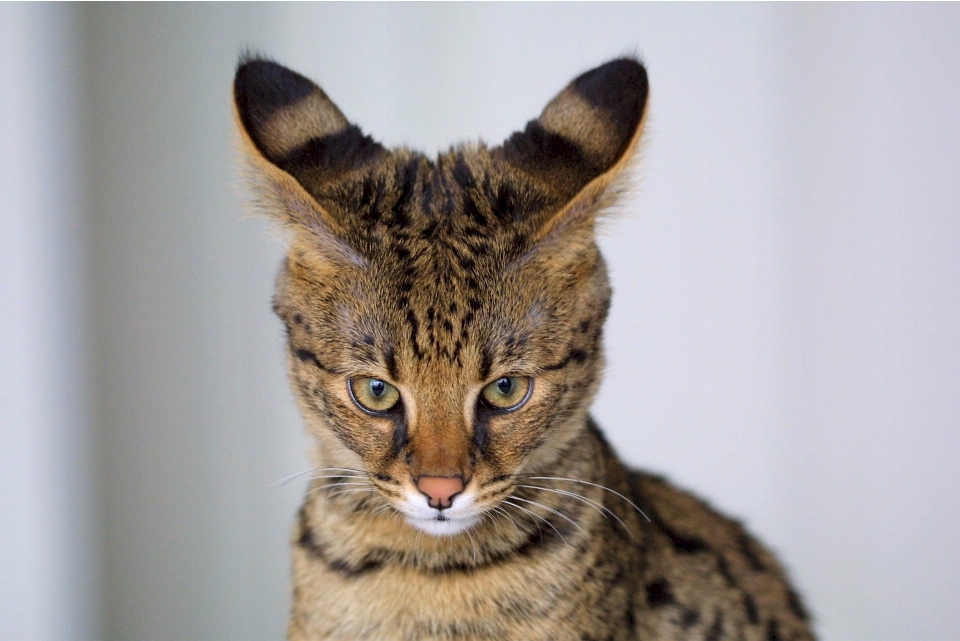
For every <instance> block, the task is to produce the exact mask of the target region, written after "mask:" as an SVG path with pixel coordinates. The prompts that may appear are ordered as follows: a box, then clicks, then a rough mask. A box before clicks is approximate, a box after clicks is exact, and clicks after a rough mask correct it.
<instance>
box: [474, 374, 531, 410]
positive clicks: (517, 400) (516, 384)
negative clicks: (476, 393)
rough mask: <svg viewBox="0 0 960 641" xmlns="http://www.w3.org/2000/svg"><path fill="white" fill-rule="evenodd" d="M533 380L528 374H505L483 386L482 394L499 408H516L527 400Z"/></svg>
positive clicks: (492, 405)
mask: <svg viewBox="0 0 960 641" xmlns="http://www.w3.org/2000/svg"><path fill="white" fill-rule="evenodd" d="M532 390H533V381H532V380H531V379H530V378H529V377H527V376H504V377H503V378H498V379H497V380H495V381H494V382H492V383H490V384H489V385H487V386H486V387H484V388H483V391H481V392H480V396H481V397H482V398H483V400H484V401H485V402H486V403H487V405H489V406H491V407H493V408H494V409H498V410H515V409H519V408H520V406H521V405H523V404H524V403H526V402H527V399H528V398H530V392H531V391H532Z"/></svg>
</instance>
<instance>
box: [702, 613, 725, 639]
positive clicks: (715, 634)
mask: <svg viewBox="0 0 960 641" xmlns="http://www.w3.org/2000/svg"><path fill="white" fill-rule="evenodd" d="M722 638H723V612H720V611H717V618H716V619H714V621H713V625H711V626H710V629H709V630H707V634H706V635H705V636H704V637H703V641H720V639H722Z"/></svg>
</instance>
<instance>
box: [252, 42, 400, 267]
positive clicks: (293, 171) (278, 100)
mask: <svg viewBox="0 0 960 641" xmlns="http://www.w3.org/2000/svg"><path fill="white" fill-rule="evenodd" d="M233 99H234V113H235V117H236V121H237V128H238V130H239V132H240V138H241V144H242V147H243V151H244V154H245V156H246V158H247V160H248V162H249V166H250V169H251V172H250V173H251V176H250V178H251V182H252V183H253V186H254V190H255V192H256V195H257V198H258V200H259V202H260V205H261V207H262V208H263V209H265V210H267V211H268V213H269V214H270V215H272V216H274V217H276V218H279V219H281V220H283V221H284V222H287V223H292V224H294V225H296V226H298V227H300V228H306V229H307V230H308V231H310V232H311V233H313V234H314V235H316V236H317V238H318V240H319V241H320V245H321V247H325V248H327V250H328V251H325V252H324V253H325V254H327V255H329V256H331V257H333V258H336V257H346V258H348V259H349V261H350V262H353V263H356V262H357V261H358V260H361V259H360V258H359V255H358V254H357V253H356V252H355V251H353V250H352V249H351V248H350V247H349V245H348V244H347V243H346V241H344V240H343V239H342V238H343V225H342V224H341V222H339V221H337V220H336V219H335V218H334V217H333V216H331V214H330V213H329V212H328V211H327V210H326V209H324V208H323V207H322V206H321V205H320V204H319V203H318V200H317V199H318V197H319V195H320V194H321V193H322V192H323V190H324V189H325V188H327V187H329V186H330V184H331V183H335V182H336V181H337V180H338V179H339V178H340V177H342V176H343V175H344V174H346V173H348V172H350V171H353V170H357V169H362V168H363V167H365V166H366V165H368V164H369V163H371V162H373V161H374V160H375V159H377V158H379V157H381V156H382V155H385V154H387V153H388V152H387V151H386V150H385V149H384V148H383V146H381V145H380V144H379V143H377V142H375V141H374V140H373V139H372V138H370V137H369V136H365V135H364V134H363V132H362V131H361V130H360V128H359V127H357V126H356V125H352V124H350V122H349V121H347V119H346V118H345V117H344V115H343V113H342V112H341V111H340V109H338V108H337V106H336V105H335V104H334V103H333V102H332V101H331V100H330V99H329V98H328V97H327V95H326V94H325V93H324V92H323V90H322V89H320V87H318V86H317V85H315V84H314V83H313V82H311V81H310V80H308V79H307V78H305V77H303V76H301V75H300V74H298V73H295V72H293V71H291V70H289V69H287V68H286V67H283V66H282V65H279V64H277V63H275V62H272V61H269V60H264V59H260V58H251V59H245V60H242V61H241V62H240V65H239V67H238V68H237V74H236V77H235V78H234V83H233Z"/></svg>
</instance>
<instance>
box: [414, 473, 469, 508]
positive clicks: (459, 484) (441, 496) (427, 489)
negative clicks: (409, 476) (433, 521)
mask: <svg viewBox="0 0 960 641" xmlns="http://www.w3.org/2000/svg"><path fill="white" fill-rule="evenodd" d="M417 489H418V490H420V491H421V492H422V493H424V494H426V495H427V499H428V500H427V505H429V506H430V507H432V508H437V509H441V510H445V509H447V508H448V507H450V506H451V505H453V497H454V496H456V495H457V494H459V493H460V492H463V480H462V479H461V478H460V477H459V476H421V477H420V478H419V479H417Z"/></svg>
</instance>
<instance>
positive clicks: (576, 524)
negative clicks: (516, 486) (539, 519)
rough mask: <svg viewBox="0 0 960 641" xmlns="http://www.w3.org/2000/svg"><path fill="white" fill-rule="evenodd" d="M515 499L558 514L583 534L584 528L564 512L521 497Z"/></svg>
mask: <svg viewBox="0 0 960 641" xmlns="http://www.w3.org/2000/svg"><path fill="white" fill-rule="evenodd" d="M513 498H515V499H516V500H518V501H523V502H524V503H529V504H530V505H536V506H537V507H540V508H543V509H544V510H546V511H547V512H551V513H553V514H556V515H557V516H559V517H560V518H561V519H564V520H565V521H566V522H567V523H569V524H570V525H572V526H573V527H575V528H577V529H578V530H580V531H581V532H583V528H582V527H580V525H579V524H578V523H577V522H576V521H574V520H573V519H571V518H570V517H569V516H567V515H566V514H564V513H563V512H559V511H557V510H555V509H553V508H552V507H547V506H546V505H544V504H543V503H537V502H536V501H531V500H530V499H522V498H520V497H519V496H514V497H513Z"/></svg>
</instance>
